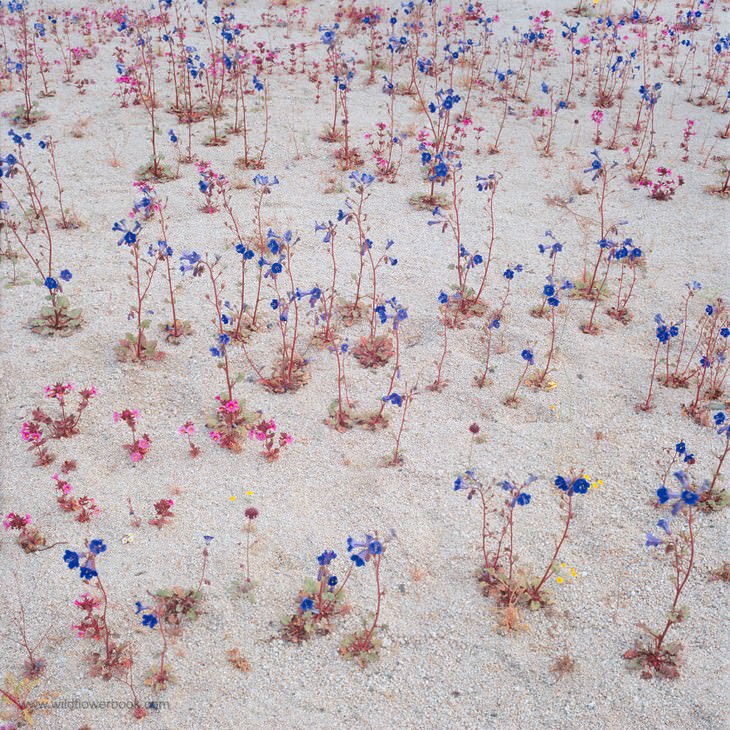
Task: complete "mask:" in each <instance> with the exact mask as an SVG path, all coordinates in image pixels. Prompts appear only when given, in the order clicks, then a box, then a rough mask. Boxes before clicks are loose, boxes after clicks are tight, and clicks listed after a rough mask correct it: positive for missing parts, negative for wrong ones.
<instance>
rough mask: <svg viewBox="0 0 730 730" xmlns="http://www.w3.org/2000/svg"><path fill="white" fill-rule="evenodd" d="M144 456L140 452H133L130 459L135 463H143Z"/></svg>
mask: <svg viewBox="0 0 730 730" xmlns="http://www.w3.org/2000/svg"><path fill="white" fill-rule="evenodd" d="M143 456H144V454H142V453H141V452H140V451H132V452H131V453H130V454H129V458H130V459H131V460H132V461H134V462H135V463H136V462H138V461H142V458H143Z"/></svg>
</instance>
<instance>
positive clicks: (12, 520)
mask: <svg viewBox="0 0 730 730" xmlns="http://www.w3.org/2000/svg"><path fill="white" fill-rule="evenodd" d="M29 524H30V515H25V517H23V516H22V515H19V514H16V513H15V512H9V513H8V515H7V516H6V517H5V519H4V520H3V527H4V528H5V529H6V530H22V529H23V528H24V527H25V526H26V525H29Z"/></svg>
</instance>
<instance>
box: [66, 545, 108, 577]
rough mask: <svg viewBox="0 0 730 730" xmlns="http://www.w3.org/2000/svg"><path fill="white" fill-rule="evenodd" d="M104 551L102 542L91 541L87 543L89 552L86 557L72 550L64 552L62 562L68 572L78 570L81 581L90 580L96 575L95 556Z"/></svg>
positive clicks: (104, 546) (104, 547)
mask: <svg viewBox="0 0 730 730" xmlns="http://www.w3.org/2000/svg"><path fill="white" fill-rule="evenodd" d="M105 551H106V545H105V544H104V541H103V540H99V539H96V540H91V541H90V542H89V551H88V553H87V554H86V555H84V554H83V553H77V552H75V551H73V550H66V552H64V554H63V562H64V563H66V565H67V566H68V567H69V569H70V570H76V568H78V569H79V573H80V576H81V580H91V579H92V578H95V577H96V576H97V575H98V573H97V571H96V562H95V561H96V556H97V555H100V554H101V553H103V552H105ZM82 561H83V565H82Z"/></svg>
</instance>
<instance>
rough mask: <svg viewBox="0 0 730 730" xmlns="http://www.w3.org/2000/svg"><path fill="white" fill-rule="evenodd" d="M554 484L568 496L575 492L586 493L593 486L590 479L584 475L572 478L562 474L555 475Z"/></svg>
mask: <svg viewBox="0 0 730 730" xmlns="http://www.w3.org/2000/svg"><path fill="white" fill-rule="evenodd" d="M554 484H555V486H556V487H557V488H558V489H560V490H561V491H563V492H565V493H566V494H567V495H568V496H572V495H573V494H585V493H586V492H587V491H588V489H589V487H590V486H591V485H590V483H589V482H588V480H587V479H585V478H584V477H578V478H577V479H572V480H571V479H569V478H568V479H566V478H565V477H563V476H560V475H558V476H557V477H555V482H554Z"/></svg>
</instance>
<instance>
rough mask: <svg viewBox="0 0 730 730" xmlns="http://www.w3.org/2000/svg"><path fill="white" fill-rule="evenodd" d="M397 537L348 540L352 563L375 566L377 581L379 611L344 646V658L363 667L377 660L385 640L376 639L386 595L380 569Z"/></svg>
mask: <svg viewBox="0 0 730 730" xmlns="http://www.w3.org/2000/svg"><path fill="white" fill-rule="evenodd" d="M394 536H395V534H394V533H391V534H390V535H388V536H387V537H386V538H384V539H380V538H379V537H378V533H377V532H374V533H373V534H372V535H365V536H364V537H362V538H361V539H359V540H356V539H354V538H352V537H348V538H347V552H348V553H350V560H351V561H352V563H353V564H354V565H355V567H356V568H364V567H366V566H367V565H368V564H370V563H371V564H372V566H373V568H372V571H373V574H374V579H375V610H374V611H373V613H372V616H371V618H370V620H365V621H364V622H363V628H362V629H361V630H360V631H356V632H354V633H353V634H350V635H349V636H347V637H346V638H345V639H344V640H343V641H342V643H341V645H340V654H341V655H342V656H343V657H345V658H347V659H352V660H353V661H355V662H357V663H358V664H359V665H360V666H361V667H365V666H366V665H367V664H369V663H370V662H371V661H373V660H374V659H376V658H377V657H378V655H379V653H380V648H381V646H382V642H381V640H380V639H379V637H378V636H377V635H376V632H377V629H378V624H379V622H380V610H381V606H382V599H383V595H384V590H383V587H382V584H381V578H380V569H381V563H382V560H383V555H385V551H386V549H387V544H388V542H390V540H392V539H393V538H394ZM348 576H349V573H348Z"/></svg>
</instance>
